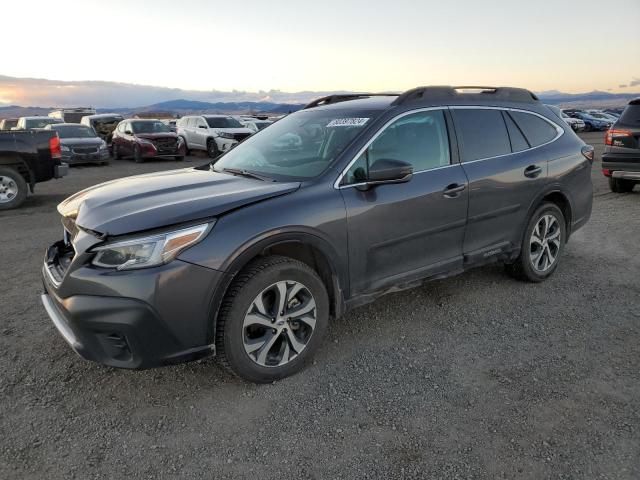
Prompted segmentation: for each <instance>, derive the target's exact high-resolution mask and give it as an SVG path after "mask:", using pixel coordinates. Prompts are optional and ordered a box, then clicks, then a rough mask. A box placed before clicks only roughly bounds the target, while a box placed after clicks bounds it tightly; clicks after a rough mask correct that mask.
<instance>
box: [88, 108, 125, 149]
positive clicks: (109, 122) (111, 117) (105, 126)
mask: <svg viewBox="0 0 640 480" xmlns="http://www.w3.org/2000/svg"><path fill="white" fill-rule="evenodd" d="M122 120H124V118H123V117H122V115H119V114H117V113H100V114H98V115H87V116H85V117H82V119H81V120H80V123H81V124H82V125H86V126H87V127H91V128H93V129H94V130H95V131H96V133H97V134H98V136H99V137H100V138H101V139H102V140H104V141H105V142H106V143H107V146H108V147H109V148H111V138H112V137H113V131H114V130H115V129H116V127H117V126H118V124H119V123H120V122H121V121H122Z"/></svg>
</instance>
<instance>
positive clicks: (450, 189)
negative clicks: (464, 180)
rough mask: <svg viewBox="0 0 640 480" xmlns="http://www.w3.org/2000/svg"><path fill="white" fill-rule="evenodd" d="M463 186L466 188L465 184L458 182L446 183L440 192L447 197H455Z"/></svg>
mask: <svg viewBox="0 0 640 480" xmlns="http://www.w3.org/2000/svg"><path fill="white" fill-rule="evenodd" d="M465 188H467V186H466V185H460V184H458V183H452V184H451V185H448V186H447V188H445V189H444V192H442V194H443V195H444V196H445V197H447V198H455V197H457V196H458V195H459V194H460V192H462V191H463V190H464V189H465Z"/></svg>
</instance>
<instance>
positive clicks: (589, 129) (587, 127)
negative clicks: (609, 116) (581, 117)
mask: <svg viewBox="0 0 640 480" xmlns="http://www.w3.org/2000/svg"><path fill="white" fill-rule="evenodd" d="M584 131H585V132H590V131H591V125H589V124H588V123H585V124H584Z"/></svg>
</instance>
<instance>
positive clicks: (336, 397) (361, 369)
mask: <svg viewBox="0 0 640 480" xmlns="http://www.w3.org/2000/svg"><path fill="white" fill-rule="evenodd" d="M584 137H585V139H586V140H587V141H588V142H590V143H593V144H596V143H600V145H596V146H597V147H598V152H601V151H602V145H601V143H602V142H601V139H602V134H587V135H585V136H584ZM196 160H198V161H202V160H204V159H196ZM181 165H183V164H181V163H177V162H152V163H145V164H142V165H137V164H134V163H132V162H129V161H119V162H115V161H114V162H112V164H111V165H110V166H109V167H83V168H73V169H72V172H71V174H70V175H69V176H68V177H67V178H65V179H63V180H58V181H51V182H48V183H44V184H41V185H39V186H38V189H37V190H38V191H37V195H35V196H33V197H30V198H29V199H28V200H27V202H26V204H25V206H24V207H23V208H21V209H19V210H15V211H11V212H3V213H0V242H1V243H0V245H1V248H0V259H1V261H2V265H3V267H4V268H3V271H4V272H5V273H4V274H3V278H4V282H3V287H2V290H1V293H0V299H1V302H0V312H1V313H0V372H1V373H0V407H1V409H0V478H3V479H4V478H7V479H14V478H33V479H42V478H47V479H56V478H80V479H91V478H125V477H128V478H194V479H201V478H251V477H254V476H256V475H259V477H260V478H262V479H269V478H282V477H283V476H286V477H288V478H314V479H320V478H330V479H340V478H343V479H353V478H407V479H408V478H443V479H458V478H460V479H468V478H490V479H494V478H517V479H521V478H531V479H542V478H559V479H591V478H598V479H618V478H620V479H632V478H640V381H639V380H640V373H639V372H640V355H639V353H638V352H639V349H638V345H639V343H640V326H639V325H640V308H639V300H638V299H639V298H640V278H639V276H638V273H639V272H640V257H639V256H638V250H637V239H638V236H639V234H640V191H639V190H640V189H639V188H636V191H634V192H633V193H631V194H622V195H620V194H612V193H609V191H608V189H607V187H606V184H605V181H604V179H603V177H602V176H601V174H600V173H599V165H598V162H596V164H595V165H594V174H593V177H594V182H595V193H596V196H595V201H594V211H593V216H592V219H591V221H590V223H589V224H588V225H587V226H586V227H585V228H583V229H582V230H580V231H579V232H577V233H576V234H575V236H574V237H572V239H571V241H570V242H569V244H568V246H567V248H566V250H565V256H564V258H563V261H562V264H561V266H560V268H559V269H558V271H557V272H556V274H555V275H554V276H553V277H552V278H551V279H550V280H549V281H547V282H545V283H543V284H539V285H532V284H525V283H520V282H516V281H513V280H511V279H509V278H508V277H506V276H505V275H504V274H503V273H502V271H501V269H500V268H498V267H487V268H481V269H477V270H474V271H472V272H469V273H467V274H465V275H462V276H459V277H455V278H451V279H447V280H441V281H437V282H432V283H428V284H425V285H424V286H423V287H421V288H417V289H414V290H409V291H405V292H401V293H396V294H391V295H388V296H386V297H384V298H382V299H380V300H379V301H377V302H375V303H373V304H371V305H368V306H366V307H362V308H360V309H357V310H355V311H353V312H351V313H350V314H348V315H347V316H345V317H344V318H342V319H340V320H339V321H337V322H334V323H333V324H332V325H331V326H330V328H329V333H328V337H327V339H326V341H325V342H324V345H323V348H322V350H321V351H320V352H319V354H318V355H317V357H316V361H315V362H314V363H313V364H312V365H310V366H309V367H308V368H307V369H306V370H305V371H304V372H303V373H301V374H298V375H296V376H294V377H292V378H289V379H286V380H283V381H280V382H277V383H275V384H272V385H266V386H257V385H252V384H248V383H245V382H243V381H241V380H238V379H235V378H232V377H230V376H229V375H227V374H226V373H225V372H224V371H223V370H222V369H221V368H220V367H218V365H217V364H216V362H215V360H213V359H207V360H204V361H201V362H197V363H192V364H187V365H181V366H176V367H167V368H163V369H157V370H148V371H125V370H115V369H111V368H107V367H102V366H100V365H96V364H93V363H90V362H85V361H83V360H81V359H80V358H78V357H77V356H76V355H75V354H74V353H73V352H72V351H71V350H70V349H69V347H68V346H67V345H66V344H65V342H64V341H63V339H62V338H61V337H60V335H58V333H57V332H56V331H55V329H54V327H53V325H52V324H51V322H50V321H49V319H48V318H47V316H46V314H45V312H44V310H43V308H42V306H41V305H40V302H39V294H40V292H41V289H42V287H41V281H40V264H41V257H42V254H43V251H44V249H45V247H46V246H47V245H49V244H50V243H52V242H54V241H56V240H58V237H59V236H60V234H61V227H60V223H59V219H58V216H57V214H56V212H55V205H56V204H57V203H58V202H59V201H60V200H62V199H63V198H65V197H66V196H68V195H70V194H71V193H73V192H75V191H77V190H79V189H80V188H84V187H85V186H88V185H92V184H95V183H98V182H101V181H105V180H108V179H111V178H117V177H121V176H125V175H131V174H135V173H141V172H148V171H154V170H164V169H169V168H176V167H179V166H181Z"/></svg>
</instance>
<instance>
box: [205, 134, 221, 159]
mask: <svg viewBox="0 0 640 480" xmlns="http://www.w3.org/2000/svg"><path fill="white" fill-rule="evenodd" d="M207 155H209V158H214V159H215V158H218V157H219V156H220V150H218V144H217V143H216V141H215V140H214V139H213V138H210V139H209V140H207Z"/></svg>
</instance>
